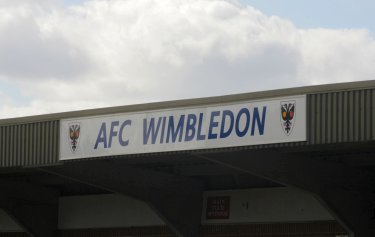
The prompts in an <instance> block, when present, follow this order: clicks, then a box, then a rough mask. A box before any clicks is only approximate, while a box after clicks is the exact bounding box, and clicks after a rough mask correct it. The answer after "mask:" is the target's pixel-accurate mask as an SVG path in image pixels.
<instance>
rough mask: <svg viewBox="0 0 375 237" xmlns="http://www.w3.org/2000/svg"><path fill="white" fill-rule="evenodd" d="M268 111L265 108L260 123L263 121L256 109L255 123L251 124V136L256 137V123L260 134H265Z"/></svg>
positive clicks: (264, 107)
mask: <svg viewBox="0 0 375 237" xmlns="http://www.w3.org/2000/svg"><path fill="white" fill-rule="evenodd" d="M266 111H267V107H266V106H263V112H262V121H260V120H261V119H260V118H259V111H258V107H255V108H254V112H253V122H252V124H251V136H254V132H255V126H256V125H255V123H256V124H258V131H259V134H260V135H263V133H264V124H265V121H266Z"/></svg>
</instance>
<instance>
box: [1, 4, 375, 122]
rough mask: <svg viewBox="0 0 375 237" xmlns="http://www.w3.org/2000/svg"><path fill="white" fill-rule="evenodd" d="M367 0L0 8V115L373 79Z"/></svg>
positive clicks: (374, 26)
mask: <svg viewBox="0 0 375 237" xmlns="http://www.w3.org/2000/svg"><path fill="white" fill-rule="evenodd" d="M374 10H375V3H373V1H370V0H368V1H367V0H352V1H350V0H331V1H323V0H316V1H308V2H306V1H297V0H283V1H276V0H273V1H271V0H268V1H267V0H33V1H30V0H17V1H14V0H0V118H8V117H17V116H25V115H35V114H44V113H52V112H61V111H70V110H78V109H88V108H98V107H106V106H116V105H126V104H134V103H144V102H152V101H165V100H175V99H184V98H195V97H207V96H214V95H225V94H234V93H242V92H252V91H261V90H267V89H277V88H287V87H296V86H304V85H315V84H326V83H336V82H348V81H362V80H371V79H375V38H374V36H375V19H374V18H375V17H374V14H373V12H374Z"/></svg>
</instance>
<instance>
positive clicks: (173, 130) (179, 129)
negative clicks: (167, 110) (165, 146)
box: [166, 115, 185, 143]
mask: <svg viewBox="0 0 375 237" xmlns="http://www.w3.org/2000/svg"><path fill="white" fill-rule="evenodd" d="M184 120H185V115H181V116H180V119H179V120H178V123H177V127H176V128H175V126H174V117H173V116H169V121H168V131H167V141H166V142H167V143H168V142H169V139H170V137H171V136H172V142H173V143H174V142H175V141H176V138H177V135H178V136H179V138H178V141H179V142H181V140H182V132H183V130H182V129H183V127H184Z"/></svg>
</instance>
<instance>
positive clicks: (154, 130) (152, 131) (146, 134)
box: [143, 117, 162, 144]
mask: <svg viewBox="0 0 375 237" xmlns="http://www.w3.org/2000/svg"><path fill="white" fill-rule="evenodd" d="M161 120H162V118H161V117H159V119H158V124H157V125H156V128H155V118H151V121H150V126H149V127H148V128H147V119H143V144H147V143H148V140H149V139H150V135H151V143H152V144H155V142H156V138H157V136H158V133H159V128H160V123H161Z"/></svg>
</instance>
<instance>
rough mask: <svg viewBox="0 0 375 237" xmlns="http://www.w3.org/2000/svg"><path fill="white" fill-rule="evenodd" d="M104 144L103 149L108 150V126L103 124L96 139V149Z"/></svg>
mask: <svg viewBox="0 0 375 237" xmlns="http://www.w3.org/2000/svg"><path fill="white" fill-rule="evenodd" d="M101 142H102V143H103V147H104V148H107V130H106V125H105V123H104V122H103V123H102V126H101V127H100V130H99V134H98V137H97V138H96V142H95V146H94V149H97V148H98V145H99V143H101Z"/></svg>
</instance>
